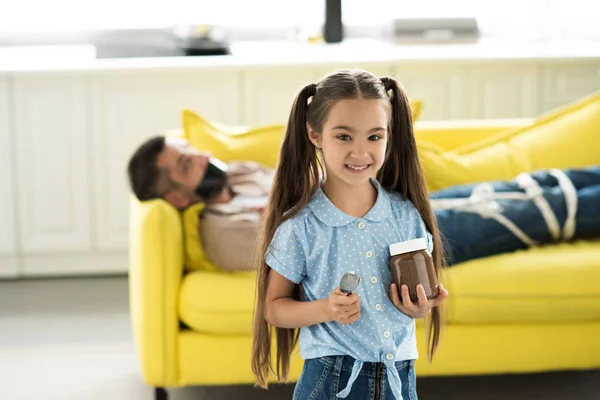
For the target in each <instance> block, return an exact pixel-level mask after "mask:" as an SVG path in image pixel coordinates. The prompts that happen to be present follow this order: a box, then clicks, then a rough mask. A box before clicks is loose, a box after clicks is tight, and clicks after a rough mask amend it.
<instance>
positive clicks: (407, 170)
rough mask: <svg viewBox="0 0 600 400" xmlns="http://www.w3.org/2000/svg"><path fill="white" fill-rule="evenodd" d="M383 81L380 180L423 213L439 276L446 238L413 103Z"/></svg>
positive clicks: (438, 314)
mask: <svg viewBox="0 0 600 400" xmlns="http://www.w3.org/2000/svg"><path fill="white" fill-rule="evenodd" d="M381 82H382V83H383V86H384V88H385V90H386V91H388V92H391V94H390V100H391V104H392V108H391V118H390V125H391V126H390V127H389V132H390V133H391V134H390V143H389V146H388V150H387V151H388V154H387V156H386V162H385V163H384V165H383V167H382V168H381V170H380V176H379V179H380V182H381V184H382V185H383V186H384V187H385V188H387V189H388V190H393V191H397V192H399V193H400V194H401V195H402V197H403V198H404V199H405V200H406V199H409V200H410V201H411V202H412V203H413V204H414V206H415V208H416V209H417V211H418V212H419V214H420V215H421V218H422V219H423V221H424V222H425V226H426V227H427V230H428V231H429V232H430V233H431V235H432V236H433V261H434V265H435V271H436V274H437V276H438V279H439V280H441V276H440V275H441V271H442V268H443V267H444V265H445V261H444V254H443V253H444V252H443V247H442V239H441V235H440V232H439V229H438V226H437V220H436V218H435V215H434V213H433V210H432V207H431V203H430V202H429V194H428V192H427V186H426V184H425V177H424V174H423V170H422V168H421V163H420V160H419V156H418V152H417V145H416V141H415V136H414V132H413V122H412V114H411V110H410V102H409V100H408V97H407V96H406V93H405V92H404V90H403V89H402V87H401V86H400V84H399V83H398V82H397V81H396V80H395V79H393V78H389V77H383V78H381ZM440 307H441V306H437V307H435V308H433V309H432V310H431V314H430V316H429V324H428V331H427V348H428V352H427V356H428V360H429V362H431V360H432V359H433V355H434V353H435V350H436V348H437V346H438V344H439V340H440V333H441V327H442V310H441V309H440Z"/></svg>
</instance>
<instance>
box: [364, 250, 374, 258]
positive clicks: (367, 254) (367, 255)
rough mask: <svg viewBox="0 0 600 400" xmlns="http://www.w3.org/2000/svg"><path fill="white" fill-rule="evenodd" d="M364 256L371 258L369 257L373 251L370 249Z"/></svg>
mask: <svg viewBox="0 0 600 400" xmlns="http://www.w3.org/2000/svg"><path fill="white" fill-rule="evenodd" d="M365 257H367V258H371V257H373V252H372V251H371V250H369V251H367V252H366V253H365Z"/></svg>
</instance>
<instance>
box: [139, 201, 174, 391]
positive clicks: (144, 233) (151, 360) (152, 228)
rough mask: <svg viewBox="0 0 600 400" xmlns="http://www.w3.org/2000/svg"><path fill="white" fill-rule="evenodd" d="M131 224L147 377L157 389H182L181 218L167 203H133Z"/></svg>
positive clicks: (143, 369) (141, 356)
mask: <svg viewBox="0 0 600 400" xmlns="http://www.w3.org/2000/svg"><path fill="white" fill-rule="evenodd" d="M129 225H130V227H129V229H130V243H129V303H130V314H131V317H130V318H131V326H132V331H133V339H134V344H135V349H136V353H137V357H138V360H139V363H140V368H141V372H142V377H143V379H144V381H145V382H146V383H147V384H148V385H151V386H159V387H169V386H177V383H178V377H177V370H178V368H177V354H178V353H177V335H178V332H179V320H178V317H177V303H178V300H177V299H178V292H179V287H180V284H181V279H182V275H183V233H182V223H181V217H180V215H179V212H178V211H177V210H176V209H175V208H173V207H172V206H170V205H169V204H168V203H167V202H165V201H163V200H152V201H145V202H139V201H137V199H135V198H132V199H131V201H130V224H129Z"/></svg>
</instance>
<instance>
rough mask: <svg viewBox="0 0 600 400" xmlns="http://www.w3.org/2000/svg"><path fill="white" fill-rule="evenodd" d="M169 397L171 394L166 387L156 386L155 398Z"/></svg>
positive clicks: (163, 398)
mask: <svg viewBox="0 0 600 400" xmlns="http://www.w3.org/2000/svg"><path fill="white" fill-rule="evenodd" d="M168 398H169V394H168V393H167V391H166V390H165V389H164V388H160V387H157V388H154V400H167V399H168Z"/></svg>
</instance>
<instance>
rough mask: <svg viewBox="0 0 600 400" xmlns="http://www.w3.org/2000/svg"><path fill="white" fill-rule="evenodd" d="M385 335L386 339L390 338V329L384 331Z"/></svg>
mask: <svg viewBox="0 0 600 400" xmlns="http://www.w3.org/2000/svg"><path fill="white" fill-rule="evenodd" d="M383 337H384V338H386V339H387V338H389V337H390V331H385V332H383Z"/></svg>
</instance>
